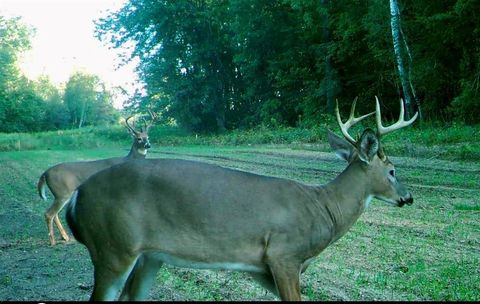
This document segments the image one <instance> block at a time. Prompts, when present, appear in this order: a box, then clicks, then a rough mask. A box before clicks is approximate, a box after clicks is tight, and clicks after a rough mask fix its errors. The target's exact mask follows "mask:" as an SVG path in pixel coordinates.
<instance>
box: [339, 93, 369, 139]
mask: <svg viewBox="0 0 480 304" xmlns="http://www.w3.org/2000/svg"><path fill="white" fill-rule="evenodd" d="M357 99H358V97H355V99H354V100H353V103H352V108H351V110H350V117H348V120H347V121H346V122H345V123H342V119H341V118H340V111H339V110H338V100H337V101H336V103H337V106H336V107H335V114H336V115H337V122H338V124H339V126H340V129H341V130H342V134H343V136H344V137H345V139H346V140H348V141H349V142H350V143H351V144H352V145H354V146H356V144H357V141H356V140H355V139H353V137H352V136H350V134H348V129H350V127H352V126H353V125H354V124H356V123H358V122H359V121H361V120H363V119H365V118H367V117H368V116H370V115H373V114H374V113H375V112H372V113H368V114H365V115H363V116H360V117H357V118H355V117H354V115H355V105H356V104H357Z"/></svg>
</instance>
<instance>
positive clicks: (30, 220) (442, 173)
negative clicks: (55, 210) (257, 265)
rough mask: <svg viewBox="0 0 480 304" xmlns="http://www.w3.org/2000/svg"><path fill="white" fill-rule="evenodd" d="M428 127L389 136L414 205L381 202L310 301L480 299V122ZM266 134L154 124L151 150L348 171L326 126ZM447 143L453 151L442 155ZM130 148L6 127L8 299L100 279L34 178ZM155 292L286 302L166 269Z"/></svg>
mask: <svg viewBox="0 0 480 304" xmlns="http://www.w3.org/2000/svg"><path fill="white" fill-rule="evenodd" d="M428 130H429V129H428V128H427V127H426V129H425V130H422V131H418V130H417V129H414V128H411V129H408V130H404V135H405V136H404V137H401V136H400V135H398V137H396V136H397V135H396V134H395V133H394V134H391V136H390V135H388V137H386V138H385V146H386V149H387V152H388V153H389V155H393V156H392V157H391V160H392V162H393V163H394V164H395V166H396V169H397V175H398V176H399V178H400V179H401V181H402V182H403V183H404V184H405V185H406V186H407V187H408V188H409V189H410V190H411V191H412V193H413V195H414V197H415V203H414V204H413V205H412V206H406V207H404V208H393V207H389V206H386V205H385V204H383V203H382V202H380V201H378V200H374V201H373V202H372V204H371V206H370V208H369V209H368V210H367V211H366V212H365V213H364V214H363V215H362V216H361V217H360V219H359V220H358V222H357V223H355V224H354V225H353V227H352V228H351V230H350V231H349V232H348V233H347V234H346V235H345V236H344V237H343V238H341V239H340V240H339V241H338V242H336V243H334V244H333V245H331V246H330V247H329V248H327V249H326V250H325V251H324V252H323V253H321V254H320V256H319V257H318V258H317V259H316V260H315V261H314V262H313V263H312V264H311V266H310V267H309V268H308V270H307V271H306V272H305V273H304V274H303V275H302V281H301V286H302V295H303V299H305V300H398V301H403V300H435V301H447V300H453V301H463V300H465V301H478V300H480V289H479V288H478V286H480V267H479V265H480V249H479V248H480V222H479V220H478V219H479V216H480V199H479V197H480V179H479V178H478V176H479V173H480V162H479V160H478V158H475V157H474V156H475V155H476V154H475V153H478V152H477V151H478V149H477V148H476V145H477V143H476V142H475V141H474V140H472V137H473V138H475V137H478V128H476V127H459V129H458V130H456V131H455V130H454V131H448V129H445V130H441V131H438V129H437V133H441V132H446V134H447V135H442V136H443V137H442V136H440V135H438V136H437V137H436V138H433V139H429V138H428V136H429V135H428V133H425V134H427V135H423V134H417V132H427V131H428ZM257 131H258V133H256V132H254V131H244V132H240V131H238V132H237V133H232V134H225V135H218V136H203V135H201V136H198V137H197V136H195V135H189V134H186V133H184V132H182V131H180V130H178V129H172V128H163V127H155V128H152V132H151V140H152V142H153V143H152V144H153V148H152V149H151V151H150V153H149V155H148V157H149V158H181V159H193V160H199V161H202V162H207V163H214V164H219V165H222V166H225V167H231V168H237V169H241V170H247V171H251V172H256V173H260V174H265V175H271V176H278V177H283V178H289V179H294V180H298V181H302V182H305V183H309V184H324V183H327V182H328V181H330V180H332V179H333V178H334V177H335V176H336V175H337V174H338V173H339V172H341V171H342V170H343V169H344V168H345V166H346V164H345V163H344V162H342V161H340V160H338V159H336V157H335V156H334V153H333V152H331V151H330V150H329V148H328V147H327V145H326V144H325V142H324V140H325V138H324V137H322V136H325V134H323V133H322V132H320V131H318V132H319V133H318V134H317V133H315V132H317V131H312V130H310V131H302V130H291V129H288V128H286V129H281V130H276V131H271V130H266V129H263V130H261V129H259V130H257ZM308 132H311V133H308ZM428 132H430V131H428ZM398 133H402V132H398ZM315 134H317V135H315ZM322 134H323V135H322ZM430 134H433V132H432V133H430ZM448 134H450V135H448ZM432 136H433V135H432ZM76 139H81V141H79V142H76V141H75V140H76ZM440 140H445V141H446V143H445V145H443V148H445V147H447V148H448V147H450V148H451V149H452V150H451V151H450V152H448V153H444V154H442V153H440V154H436V153H437V152H436V151H437V150H435V147H436V145H439V142H438V141H440ZM15 141H20V143H19V144H15ZM263 141H265V142H263ZM310 141H311V142H310ZM397 141H399V142H403V143H405V142H407V143H409V145H411V147H410V148H405V147H404V146H403V147H402V146H401V145H398V143H397ZM462 142H464V143H465V144H466V145H469V146H471V147H473V148H472V151H471V152H469V153H467V154H465V155H467V156H465V155H462V153H463V152H461V150H455V149H453V147H454V146H457V145H460V144H461V143H462ZM12 143H13V144H12ZM80 143H83V144H84V145H85V146H84V147H82V146H80ZM130 144H131V140H130V138H129V136H128V135H127V133H126V131H125V130H124V129H123V128H120V127H118V128H113V129H111V128H110V129H109V128H104V129H83V130H80V131H79V130H71V131H64V132H61V133H58V132H48V133H39V134H0V147H1V148H0V149H1V150H3V151H4V152H0V168H1V169H0V170H1V172H2V174H0V201H1V204H0V265H2V267H1V268H0V300H14V299H16V300H19V299H20V300H40V299H41V300H85V299H87V298H88V296H89V294H90V292H91V286H92V284H93V277H92V274H93V268H92V265H91V262H90V258H89V256H88V253H87V251H86V249H85V247H83V246H82V245H80V244H78V243H72V244H62V243H61V244H59V245H58V246H56V247H53V248H52V247H50V246H49V245H48V237H47V231H46V227H45V223H44V219H43V212H45V210H46V209H47V207H48V206H49V204H50V203H51V202H52V200H51V195H50V194H49V193H48V197H49V202H48V203H45V202H43V201H41V200H40V198H39V197H38V194H37V192H36V182H37V180H38V177H39V176H40V174H41V173H42V172H43V171H44V170H45V169H47V168H48V167H49V166H52V165H54V164H56V163H59V162H64V161H72V160H89V159H92V160H93V159H98V158H107V157H114V156H122V155H126V153H127V152H128V150H129V146H130ZM422 149H424V150H422ZM390 152H392V153H390ZM402 153H405V155H404V154H402ZM63 213H64V211H63V212H62V214H61V218H62V220H63V219H64V217H63ZM63 222H64V223H65V221H64V220H63ZM57 237H59V236H58V235H57ZM150 297H151V299H155V300H254V299H256V300H274V299H276V298H275V297H274V296H273V295H271V294H270V293H267V292H265V291H264V290H263V289H262V288H260V287H259V286H258V285H257V284H256V283H255V282H254V281H253V280H252V279H251V278H250V277H249V276H248V275H246V274H242V273H235V272H227V271H220V272H218V271H217V272H214V271H209V270H191V269H180V268H174V267H168V266H167V267H164V268H163V269H162V270H161V271H160V272H159V274H158V276H157V282H156V284H155V286H154V287H153V288H152V291H151V294H150Z"/></svg>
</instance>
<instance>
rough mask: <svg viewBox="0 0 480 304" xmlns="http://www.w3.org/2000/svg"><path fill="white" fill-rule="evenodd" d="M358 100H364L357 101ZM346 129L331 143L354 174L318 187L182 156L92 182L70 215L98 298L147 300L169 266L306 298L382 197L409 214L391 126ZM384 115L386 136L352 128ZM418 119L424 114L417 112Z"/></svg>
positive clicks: (77, 195)
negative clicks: (390, 146) (329, 251)
mask: <svg viewBox="0 0 480 304" xmlns="http://www.w3.org/2000/svg"><path fill="white" fill-rule="evenodd" d="M355 101H356V100H355ZM355 101H354V102H353V105H352V108H351V112H350V117H349V119H348V120H347V122H345V123H343V122H342V120H341V118H340V114H339V110H338V103H337V107H336V116H337V120H338V123H339V126H340V129H341V132H342V134H343V136H344V138H345V139H343V138H340V137H338V136H337V135H335V134H334V133H333V132H331V131H330V130H328V140H329V143H330V145H331V146H332V148H333V149H334V150H335V151H336V153H337V155H338V156H340V157H341V158H343V159H344V160H346V161H347V162H348V166H347V168H346V169H345V170H344V171H343V172H341V173H340V174H339V175H338V176H337V177H336V178H335V179H334V180H333V181H331V182H330V183H328V184H326V185H323V186H317V185H306V184H303V183H300V182H296V181H293V180H288V179H283V178H276V177H269V176H263V175H258V174H254V173H249V172H245V171H239V170H234V169H228V168H223V167H220V166H217V165H211V164H205V163H201V162H195V161H187V160H178V159H177V160H175V159H142V160H134V161H130V162H125V163H122V164H120V165H117V166H114V167H111V168H108V169H106V170H103V171H101V172H98V173H97V174H95V175H93V176H91V177H90V178H89V179H88V180H87V181H85V182H84V183H83V184H82V185H81V186H80V187H78V189H77V190H76V191H75V192H74V194H73V195H72V198H71V200H70V203H69V204H68V206H67V213H66V218H67V222H68V225H69V227H70V228H71V230H72V233H73V235H74V237H75V238H76V239H77V240H78V241H79V242H80V243H83V244H84V245H85V246H86V247H87V249H88V251H89V253H90V257H91V260H92V263H93V266H94V289H93V293H92V295H91V300H114V299H115V298H116V297H117V296H118V293H120V292H121V294H120V299H122V300H138V299H145V297H146V296H147V295H148V290H149V288H150V286H151V285H152V283H153V282H154V280H155V276H156V273H157V271H158V269H159V268H160V267H161V266H162V264H164V263H167V264H171V265H174V266H178V267H188V268H203V269H223V270H237V271H244V272H247V273H249V274H250V275H251V276H252V277H253V278H254V279H255V280H256V281H258V282H259V283H260V284H261V285H262V286H263V287H265V288H266V289H268V290H270V291H271V292H273V293H274V294H276V295H277V296H279V297H280V299H282V300H300V299H301V297H300V274H301V273H302V272H304V271H305V270H306V268H307V267H308V266H309V264H310V263H311V262H312V260H313V259H314V258H315V257H316V256H318V255H319V254H320V253H321V252H322V251H323V250H324V249H325V248H327V247H328V246H329V245H330V244H332V243H333V242H335V241H336V240H338V239H339V238H341V237H342V236H343V235H344V234H345V233H346V232H347V231H348V230H349V229H350V227H352V225H353V224H354V223H355V222H356V220H357V219H358V218H359V217H360V215H361V214H362V212H363V211H364V210H365V208H367V206H368V204H369V203H370V201H371V200H372V199H373V198H377V199H379V200H382V201H384V202H386V203H387V204H390V205H393V206H397V207H402V206H404V205H405V204H407V205H411V204H412V203H413V197H412V195H411V193H410V192H409V191H408V190H407V189H406V188H405V187H404V186H403V185H402V184H401V183H400V182H399V181H398V179H397V176H396V174H395V168H394V166H393V164H392V163H391V162H390V160H389V159H388V157H387V156H386V155H385V152H384V150H383V148H382V146H381V144H380V138H381V137H382V136H384V135H385V134H387V133H389V132H392V131H395V130H397V129H400V128H403V127H406V126H409V125H411V124H412V123H413V122H414V121H415V119H416V118H417V115H415V116H414V117H413V118H412V119H411V120H409V121H405V120H404V118H403V114H404V110H403V103H402V104H401V112H400V119H399V120H398V121H397V122H396V123H395V124H393V125H391V126H389V127H384V126H383V125H382V123H381V118H380V117H381V113H380V105H379V102H378V99H377V101H376V111H375V112H373V113H370V114H367V115H364V116H361V117H358V118H355V117H354V112H355ZM374 113H376V122H377V132H374V131H373V130H372V129H369V128H368V129H366V130H365V131H364V132H363V133H362V135H361V136H360V138H359V139H357V140H355V139H354V138H353V137H352V136H351V135H349V133H348V129H349V128H350V127H351V126H353V125H354V124H356V123H358V122H359V121H361V120H363V119H365V118H366V117H368V116H370V115H372V114H374ZM417 114H418V113H417Z"/></svg>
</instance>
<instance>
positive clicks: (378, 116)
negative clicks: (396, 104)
mask: <svg viewBox="0 0 480 304" xmlns="http://www.w3.org/2000/svg"><path fill="white" fill-rule="evenodd" d="M375 100H376V105H375V113H376V120H377V132H378V136H382V135H385V134H387V133H390V132H392V131H395V130H398V129H401V128H404V127H408V126H409V125H411V124H412V123H413V122H414V121H415V119H417V116H418V112H417V113H415V115H414V116H413V117H412V118H411V119H410V120H407V121H405V119H404V118H403V116H404V114H405V108H404V106H403V99H402V98H400V117H399V118H398V121H397V122H396V123H394V124H393V125H391V126H389V127H384V126H383V125H382V114H381V112H380V102H379V101H378V98H377V96H375Z"/></svg>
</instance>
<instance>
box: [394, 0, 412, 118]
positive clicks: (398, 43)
mask: <svg viewBox="0 0 480 304" xmlns="http://www.w3.org/2000/svg"><path fill="white" fill-rule="evenodd" d="M390 25H391V28H392V38H393V49H394V52H395V58H396V60H397V70H398V76H399V78H400V83H401V85H402V91H403V97H404V102H405V109H406V111H405V118H406V119H410V113H411V112H412V97H411V94H410V86H409V80H408V79H407V77H408V74H407V73H406V72H405V66H404V62H403V54H402V37H401V34H402V32H401V30H400V10H399V9H398V3H397V0H390Z"/></svg>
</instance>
